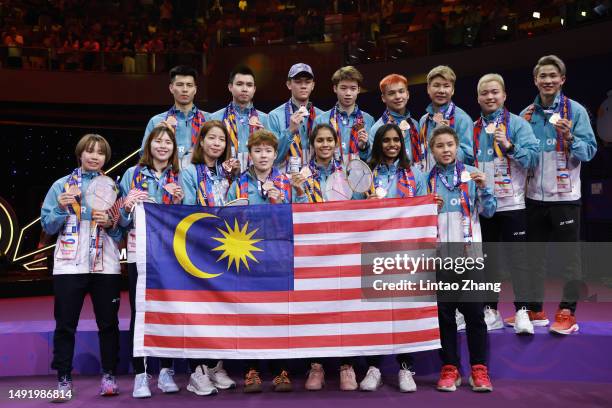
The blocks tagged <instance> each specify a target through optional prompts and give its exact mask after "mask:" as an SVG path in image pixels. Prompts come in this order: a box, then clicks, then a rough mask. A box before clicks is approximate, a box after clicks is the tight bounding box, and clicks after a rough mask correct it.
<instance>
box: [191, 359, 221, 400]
mask: <svg viewBox="0 0 612 408" xmlns="http://www.w3.org/2000/svg"><path fill="white" fill-rule="evenodd" d="M203 367H206V366H201V365H199V366H198V368H196V370H195V372H194V373H192V374H191V377H189V384H187V391H191V392H193V393H195V394H196V395H210V394H216V393H217V392H218V391H217V389H216V388H215V386H214V385H213V383H212V381H210V377H209V376H208V369H206V370H204V369H203Z"/></svg>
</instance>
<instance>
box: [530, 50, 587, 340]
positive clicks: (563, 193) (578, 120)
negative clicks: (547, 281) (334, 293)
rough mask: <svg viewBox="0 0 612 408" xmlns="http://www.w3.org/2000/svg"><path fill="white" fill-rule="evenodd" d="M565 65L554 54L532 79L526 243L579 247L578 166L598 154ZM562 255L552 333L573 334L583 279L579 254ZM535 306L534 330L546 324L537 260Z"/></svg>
mask: <svg viewBox="0 0 612 408" xmlns="http://www.w3.org/2000/svg"><path fill="white" fill-rule="evenodd" d="M565 72H566V71H565V64H564V63H563V61H561V59H560V58H559V57H557V56H555V55H547V56H544V57H542V58H540V60H539V61H538V63H537V64H536V66H535V68H534V69H533V77H534V82H535V85H536V87H537V88H538V91H539V94H538V96H536V98H535V101H534V102H533V104H531V105H530V106H528V107H527V108H525V109H524V110H523V112H521V116H523V117H524V118H525V119H526V120H527V121H528V122H529V123H530V124H531V127H532V128H533V132H534V133H535V136H536V138H537V139H538V140H539V142H540V158H539V162H538V165H537V166H536V168H535V169H534V170H533V174H532V175H531V176H530V178H529V180H528V186H527V239H528V241H530V242H547V241H551V240H555V241H556V242H578V241H579V240H580V207H581V205H580V167H581V164H582V162H588V161H590V160H591V159H592V158H593V157H594V156H595V153H596V152H597V142H596V140H595V134H594V133H593V128H592V127H591V122H590V119H589V116H588V113H587V111H586V109H585V108H584V107H583V106H582V105H580V104H579V103H578V102H576V101H574V100H571V99H569V98H568V97H567V96H565V95H564V93H563V91H562V89H561V88H562V86H563V84H564V83H565ZM576 249H577V248H573V249H572V250H558V248H557V251H556V253H555V254H554V256H555V258H560V260H561V261H562V263H560V265H565V268H566V272H567V273H568V275H569V276H568V280H567V281H566V284H565V287H564V289H563V298H562V301H561V303H560V304H559V310H558V311H557V313H556V315H555V322H554V323H553V324H552V325H551V327H550V331H551V332H553V333H558V334H570V333H573V332H575V331H577V330H578V324H577V323H576V317H575V316H574V312H575V311H576V301H577V300H578V295H579V294H578V292H579V285H578V281H579V279H580V277H581V264H580V252H579V251H577V250H576ZM533 258H534V262H535V263H534V266H536V268H535V271H536V274H534V275H535V276H534V282H533V283H532V286H533V290H534V292H533V295H534V299H533V303H532V304H531V307H530V309H529V310H530V318H531V319H532V321H533V323H534V325H541V326H545V325H547V324H548V319H547V317H546V314H545V313H544V311H543V310H542V299H543V295H544V276H543V270H544V268H543V267H544V262H545V259H546V258H545V257H544V256H542V254H539V256H536V255H534V257H533ZM561 258H562V259H561Z"/></svg>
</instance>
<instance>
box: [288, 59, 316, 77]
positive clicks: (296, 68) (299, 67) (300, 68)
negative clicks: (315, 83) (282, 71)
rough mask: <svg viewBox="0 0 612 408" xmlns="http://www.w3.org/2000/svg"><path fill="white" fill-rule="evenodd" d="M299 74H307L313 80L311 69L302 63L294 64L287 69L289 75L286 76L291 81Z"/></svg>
mask: <svg viewBox="0 0 612 408" xmlns="http://www.w3.org/2000/svg"><path fill="white" fill-rule="evenodd" d="M299 74H308V75H310V76H311V77H313V78H314V74H313V73H312V68H310V65H308V64H304V63H303V62H300V63H297V64H294V65H293V66H292V67H291V68H290V69H289V74H287V78H289V79H292V78H295V77H296V76H298V75H299Z"/></svg>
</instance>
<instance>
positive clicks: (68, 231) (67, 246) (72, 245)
mask: <svg viewBox="0 0 612 408" xmlns="http://www.w3.org/2000/svg"><path fill="white" fill-rule="evenodd" d="M78 223H79V220H78V218H77V216H76V214H70V215H69V216H68V217H66V223H65V224H64V230H63V231H62V235H61V236H60V239H59V249H58V251H57V254H56V256H57V259H76V255H77V250H78V247H79V224H78Z"/></svg>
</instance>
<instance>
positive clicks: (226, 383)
mask: <svg viewBox="0 0 612 408" xmlns="http://www.w3.org/2000/svg"><path fill="white" fill-rule="evenodd" d="M207 371H208V377H209V378H210V381H212V383H213V385H214V386H215V387H217V388H219V389H222V390H227V389H228V388H234V387H236V382H235V381H234V380H232V379H231V378H230V377H229V375H227V371H225V370H224V369H223V362H222V361H219V362H218V363H217V365H216V366H215V367H214V368H209V369H208V370H207Z"/></svg>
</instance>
